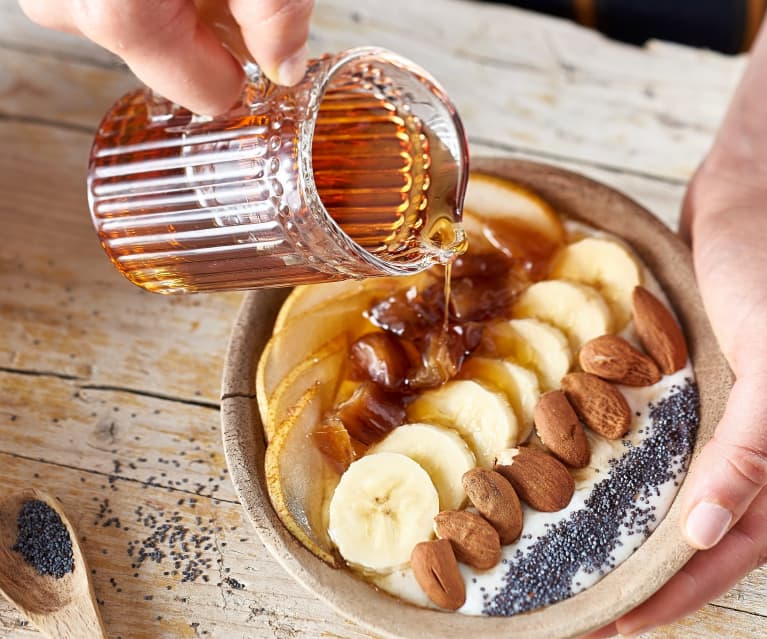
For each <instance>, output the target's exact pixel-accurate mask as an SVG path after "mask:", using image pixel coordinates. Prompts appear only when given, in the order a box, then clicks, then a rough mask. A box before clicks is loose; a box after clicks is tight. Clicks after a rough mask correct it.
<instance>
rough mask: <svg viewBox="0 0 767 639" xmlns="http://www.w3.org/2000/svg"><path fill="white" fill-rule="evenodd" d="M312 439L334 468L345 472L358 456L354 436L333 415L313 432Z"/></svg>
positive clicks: (339, 471)
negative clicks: (353, 440)
mask: <svg viewBox="0 0 767 639" xmlns="http://www.w3.org/2000/svg"><path fill="white" fill-rule="evenodd" d="M312 439H313V440H314V444H315V445H316V446H317V448H318V449H319V451H320V452H321V453H322V454H323V455H324V456H325V457H326V458H327V460H328V461H329V462H330V464H331V465H332V466H333V468H334V469H335V470H336V471H337V472H338V473H339V474H341V473H343V472H344V471H345V470H346V469H347V468H349V466H350V464H351V463H352V462H353V461H354V460H355V459H356V458H357V451H356V450H355V447H354V444H353V443H352V438H351V436H350V435H349V431H348V430H346V428H345V427H344V425H343V422H342V421H341V420H340V419H338V417H334V416H332V415H329V416H327V417H326V418H325V419H324V420H323V422H322V423H321V424H320V425H319V426H318V427H317V429H316V430H315V431H314V432H313V433H312Z"/></svg>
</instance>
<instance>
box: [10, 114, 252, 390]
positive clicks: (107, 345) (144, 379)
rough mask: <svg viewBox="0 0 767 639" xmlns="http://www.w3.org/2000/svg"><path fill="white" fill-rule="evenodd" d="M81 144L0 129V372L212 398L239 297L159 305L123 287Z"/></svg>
mask: <svg viewBox="0 0 767 639" xmlns="http://www.w3.org/2000/svg"><path fill="white" fill-rule="evenodd" d="M89 147H90V136H88V135H84V134H82V133H78V132H71V131H66V130H60V129H54V128H51V127H45V126H36V125H31V124H19V123H12V122H7V121H6V122H3V121H0V148H2V149H3V153H0V193H2V194H3V198H2V204H0V211H2V216H3V242H2V244H0V312H1V313H2V317H3V324H4V330H3V331H2V332H1V333H0V367H5V368H9V369H19V370H25V371H55V372H56V373H57V374H60V375H68V376H73V377H76V378H77V379H78V380H80V381H83V382H85V381H87V382H89V383H91V384H101V385H108V386H115V387H120V388H129V389H137V390H143V391H147V392H151V393H160V394H164V395H168V396H173V397H177V398H185V399H188V400H193V401H207V402H216V401H217V400H218V397H219V390H220V389H219V384H220V370H221V362H222V358H223V353H224V349H225V347H226V340H227V336H228V333H229V326H230V324H231V321H232V318H233V317H234V315H235V313H236V311H237V307H238V305H239V302H240V299H241V295H239V294H236V293H234V294H226V295H209V296H184V297H174V298H167V297H163V296H159V295H153V294H150V293H146V292H144V291H142V290H140V289H138V288H136V287H135V286H133V285H131V284H129V283H128V282H127V281H126V280H124V279H123V278H122V277H121V276H120V275H119V274H118V273H117V271H116V270H115V269H114V268H113V267H112V265H111V264H110V262H109V261H108V260H107V259H106V256H105V255H104V253H103V251H102V249H101V246H100V245H99V243H98V240H97V239H96V235H95V232H94V231H93V228H92V226H91V221H90V215H89V213H88V207H87V203H86V197H85V175H86V168H87V161H88V150H89ZM201 364H202V365H201Z"/></svg>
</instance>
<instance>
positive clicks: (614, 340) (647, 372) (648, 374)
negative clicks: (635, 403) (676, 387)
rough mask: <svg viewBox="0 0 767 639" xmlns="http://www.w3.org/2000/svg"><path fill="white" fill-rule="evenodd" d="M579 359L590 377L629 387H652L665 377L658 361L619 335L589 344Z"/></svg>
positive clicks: (604, 337) (602, 337)
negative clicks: (594, 376)
mask: <svg viewBox="0 0 767 639" xmlns="http://www.w3.org/2000/svg"><path fill="white" fill-rule="evenodd" d="M578 359H579V361H580V364H581V368H582V369H583V370H584V371H586V372H587V373H592V374H593V375H596V376H597V377H601V378H602V379H606V380H609V381H611V382H617V383H619V384H626V385H627V386H650V385H651V384H655V383H656V382H658V381H660V378H661V377H662V375H661V372H660V369H659V368H658V367H657V366H656V364H655V362H654V361H652V360H651V359H650V358H649V357H647V355H645V354H644V353H641V352H639V351H638V350H637V349H636V348H634V347H633V346H632V345H631V344H629V343H628V342H627V341H626V340H625V339H623V338H622V337H618V336H617V335H602V336H601V337H597V338H595V339H592V340H591V341H590V342H587V343H586V344H584V345H583V348H582V349H581V352H580V355H579V357H578Z"/></svg>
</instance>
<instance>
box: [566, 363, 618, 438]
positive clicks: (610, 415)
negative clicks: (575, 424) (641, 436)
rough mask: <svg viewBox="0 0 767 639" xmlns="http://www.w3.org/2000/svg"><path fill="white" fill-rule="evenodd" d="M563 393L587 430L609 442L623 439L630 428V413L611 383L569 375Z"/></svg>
mask: <svg viewBox="0 0 767 639" xmlns="http://www.w3.org/2000/svg"><path fill="white" fill-rule="evenodd" d="M562 389H563V390H564V391H565V394H566V395H567V399H569V400H570V404H572V406H573V408H574V409H575V412H576V413H578V415H580V417H581V419H582V420H583V421H584V423H585V424H586V426H588V427H589V428H590V429H591V430H593V431H596V432H597V433H599V434H600V435H602V436H603V437H607V439H620V438H621V437H623V436H624V435H625V434H626V433H627V432H628V429H629V427H630V426H631V409H630V408H629V405H628V402H627V401H626V398H625V397H624V396H623V394H622V393H621V392H620V391H619V390H618V389H617V388H615V386H613V385H612V384H611V383H610V382H606V381H605V380H603V379H600V378H599V377H597V376H596V375H592V374H591V373H570V374H569V375H565V376H564V378H562Z"/></svg>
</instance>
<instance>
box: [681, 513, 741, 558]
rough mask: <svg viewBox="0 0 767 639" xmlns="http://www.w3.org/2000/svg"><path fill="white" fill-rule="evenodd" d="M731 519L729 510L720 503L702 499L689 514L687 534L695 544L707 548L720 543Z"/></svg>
mask: <svg viewBox="0 0 767 639" xmlns="http://www.w3.org/2000/svg"><path fill="white" fill-rule="evenodd" d="M731 521H732V513H731V512H730V511H729V510H727V509H726V508H724V507H722V506H720V505H719V504H714V503H711V502H709V501H702V502H700V503H699V504H698V505H697V506H695V508H693V509H692V512H691V513H690V514H689V515H687V523H686V524H685V534H686V535H687V539H688V540H689V541H690V542H691V543H692V545H693V546H695V547H696V548H701V549H703V550H705V549H707V548H711V547H712V546H716V544H718V543H719V540H720V539H721V538H722V537H724V534H725V533H726V532H727V529H728V528H729V527H730V522H731Z"/></svg>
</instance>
